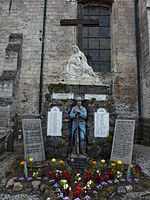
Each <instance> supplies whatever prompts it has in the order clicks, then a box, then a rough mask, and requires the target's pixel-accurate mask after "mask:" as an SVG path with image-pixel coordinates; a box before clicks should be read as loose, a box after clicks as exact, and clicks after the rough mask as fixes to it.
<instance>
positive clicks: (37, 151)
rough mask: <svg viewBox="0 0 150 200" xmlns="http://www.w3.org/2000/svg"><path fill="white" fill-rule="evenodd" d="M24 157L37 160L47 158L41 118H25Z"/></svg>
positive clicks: (23, 123)
mask: <svg viewBox="0 0 150 200" xmlns="http://www.w3.org/2000/svg"><path fill="white" fill-rule="evenodd" d="M22 126H23V138H24V157H25V160H26V161H27V160H28V159H29V158H30V157H32V158H33V160H34V161H35V162H38V161H44V160H45V150H44V144H43V136H42V129H41V121H40V119H23V120H22Z"/></svg>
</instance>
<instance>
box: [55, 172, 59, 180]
mask: <svg viewBox="0 0 150 200" xmlns="http://www.w3.org/2000/svg"><path fill="white" fill-rule="evenodd" d="M58 178H59V175H58V173H56V174H55V180H56V181H58Z"/></svg>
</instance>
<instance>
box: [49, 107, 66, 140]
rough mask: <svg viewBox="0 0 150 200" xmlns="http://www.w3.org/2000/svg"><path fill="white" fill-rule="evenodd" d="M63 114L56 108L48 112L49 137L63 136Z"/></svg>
mask: <svg viewBox="0 0 150 200" xmlns="http://www.w3.org/2000/svg"><path fill="white" fill-rule="evenodd" d="M61 129H62V112H61V111H60V109H59V108H58V107H57V106H55V107H53V108H52V109H51V111H50V112H48V120H47V136H62V131H61Z"/></svg>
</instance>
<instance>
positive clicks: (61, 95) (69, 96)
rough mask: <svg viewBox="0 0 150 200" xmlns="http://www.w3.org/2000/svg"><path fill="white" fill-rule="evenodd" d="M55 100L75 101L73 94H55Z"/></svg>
mask: <svg viewBox="0 0 150 200" xmlns="http://www.w3.org/2000/svg"><path fill="white" fill-rule="evenodd" d="M53 99H64V100H65V99H74V94H72V93H53Z"/></svg>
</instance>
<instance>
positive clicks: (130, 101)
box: [0, 0, 137, 118]
mask: <svg viewBox="0 0 150 200" xmlns="http://www.w3.org/2000/svg"><path fill="white" fill-rule="evenodd" d="M0 8H1V9H0V16H1V19H2V24H1V31H0V44H1V45H0V71H1V72H2V71H3V69H4V57H5V56H4V54H5V48H6V46H7V45H8V38H9V35H10V34H11V33H22V34H23V53H22V67H21V72H20V83H19V91H18V104H17V114H18V115H20V116H22V114H37V113H38V101H39V80H40V63H41V46H42V44H41V43H42V42H41V38H42V26H43V10H44V1H43V0H32V1H30V0H12V3H11V4H10V0H1V1H0ZM76 17H77V3H76V1H67V0H57V1H56V0H49V1H47V17H46V36H45V55H44V71H43V84H44V85H43V102H44V101H45V94H46V93H47V85H48V84H51V83H57V82H58V79H59V75H60V73H61V72H62V71H63V62H64V60H66V59H68V57H69V56H70V53H71V52H70V50H71V47H72V44H73V43H75V40H76V31H75V28H74V27H63V26H60V20H61V19H66V18H67V19H73V18H76ZM111 54H112V62H111V65H112V69H111V72H110V73H99V74H98V75H99V76H100V77H102V79H105V80H106V82H108V84H109V86H110V87H111V86H112V87H113V91H112V94H113V98H114V100H115V104H116V113H117V114H118V117H121V118H122V117H123V118H137V81H136V77H137V75H136V73H137V72H136V46H135V21H134V0H128V1H127V0H116V1H114V3H113V6H112V16H111ZM43 105H44V104H43Z"/></svg>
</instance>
